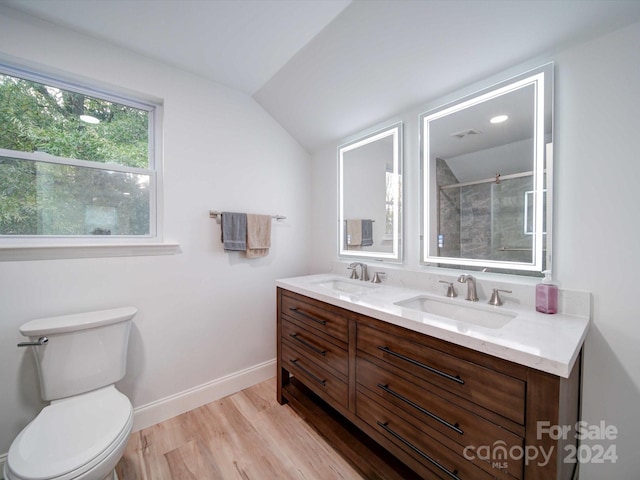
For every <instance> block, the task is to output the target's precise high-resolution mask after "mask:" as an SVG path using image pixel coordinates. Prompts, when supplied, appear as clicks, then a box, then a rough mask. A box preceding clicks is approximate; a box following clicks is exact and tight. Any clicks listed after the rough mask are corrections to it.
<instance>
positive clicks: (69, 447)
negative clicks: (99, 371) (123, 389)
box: [6, 385, 133, 480]
mask: <svg viewBox="0 0 640 480" xmlns="http://www.w3.org/2000/svg"><path fill="white" fill-rule="evenodd" d="M132 426H133V408H132V406H131V403H130V402H129V399H128V398H127V397H126V396H124V395H123V394H122V393H120V392H119V391H118V390H116V388H115V387H114V386H113V385H110V386H108V387H105V388H101V389H99V390H95V391H93V392H88V393H85V394H82V395H77V396H74V397H69V398H65V399H61V400H56V401H54V402H52V403H51V404H50V405H48V406H47V407H45V408H44V409H43V410H42V411H41V412H40V414H39V415H38V416H37V417H36V418H35V419H34V420H33V421H32V422H31V423H30V424H29V425H27V426H26V427H25V428H24V429H23V430H22V431H21V432H20V434H19V435H18V436H17V437H16V439H15V440H14V441H13V443H12V444H11V447H10V448H9V455H8V458H7V464H6V466H7V467H8V471H9V474H10V478H15V479H16V480H47V479H57V480H70V479H75V478H78V477H79V476H81V475H82V474H83V473H85V472H87V471H89V470H91V469H92V468H94V467H96V466H97V465H99V464H100V463H101V462H102V461H103V460H104V459H105V458H107V457H108V456H109V455H110V454H111V453H112V452H114V451H115V450H117V449H118V447H121V446H122V443H123V442H125V443H126V441H127V439H128V436H129V433H130V432H131V428H132Z"/></svg>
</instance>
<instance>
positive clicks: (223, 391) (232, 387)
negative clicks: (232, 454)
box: [0, 358, 276, 479]
mask: <svg viewBox="0 0 640 480" xmlns="http://www.w3.org/2000/svg"><path fill="white" fill-rule="evenodd" d="M275 375H276V359H275V358H274V359H273V360H268V361H266V362H264V363H260V364H258V365H254V366H252V367H249V368H245V369H244V370H240V371H239V372H235V373H232V374H230V375H226V376H224V377H221V378H218V379H216V380H213V381H211V382H208V383H205V384H202V385H198V386H197V387H193V388H190V389H189V390H184V391H183V392H180V393H176V394H175V395H171V396H169V397H165V398H161V399H160V400H156V401H155V402H151V403H148V404H146V405H142V406H140V407H136V408H134V409H133V415H134V417H133V431H134V432H137V431H138V430H142V429H143V428H147V427H150V426H152V425H155V424H156V423H160V422H163V421H165V420H168V419H170V418H173V417H175V416H177V415H180V414H182V413H185V412H188V411H189V410H193V409H194V408H198V407H201V406H202V405H206V404H207V403H210V402H213V401H215V400H218V399H220V398H222V397H226V396H227V395H231V394H232V393H236V392H239V391H240V390H243V389H245V388H248V387H250V386H252V385H255V384H256V383H260V382H262V381H264V380H268V379H269V378H272V377H274V376H275ZM274 394H275V393H274ZM7 456H8V453H4V454H1V455H0V479H2V478H3V474H2V472H3V469H4V464H5V463H6V462H7Z"/></svg>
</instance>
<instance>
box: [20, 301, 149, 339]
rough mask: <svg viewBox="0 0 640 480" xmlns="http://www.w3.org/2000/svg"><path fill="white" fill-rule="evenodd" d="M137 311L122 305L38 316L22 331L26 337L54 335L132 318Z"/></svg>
mask: <svg viewBox="0 0 640 480" xmlns="http://www.w3.org/2000/svg"><path fill="white" fill-rule="evenodd" d="M137 311H138V309H137V308H135V307H121V308H111V309H109V310H99V311H96V312H84V313H74V314H71V315H60V316H57V317H46V318H38V319H35V320H31V321H29V322H27V323H25V324H24V325H22V326H21V327H20V333H21V334H22V335H24V336H25V337H37V336H39V335H53V334H56V333H66V332H74V331H77V330H86V329H89V328H96V327H100V326H103V325H109V324H112V323H118V322H124V321H126V320H130V319H131V318H133V316H134V315H135V314H136V312H137Z"/></svg>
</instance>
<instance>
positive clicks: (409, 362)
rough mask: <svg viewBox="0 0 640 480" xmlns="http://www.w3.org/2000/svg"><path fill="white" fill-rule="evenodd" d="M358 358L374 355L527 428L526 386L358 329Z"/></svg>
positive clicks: (436, 352) (377, 332) (401, 340)
mask: <svg viewBox="0 0 640 480" xmlns="http://www.w3.org/2000/svg"><path fill="white" fill-rule="evenodd" d="M357 336H358V354H359V355H362V354H365V355H370V356H371V357H374V358H376V359H378V360H382V361H384V362H386V363H389V364H391V365H395V366H397V367H399V368H400V369H402V370H404V371H406V372H407V373H408V374H409V375H413V376H416V377H419V378H421V379H423V380H425V381H427V382H430V383H433V384H434V385H436V386H438V387H440V388H444V389H445V390H448V391H450V392H452V393H454V394H455V395H458V396H460V397H462V398H465V399H468V400H470V401H472V402H473V403H476V404H478V405H480V406H482V407H483V408H486V409H488V410H491V411H494V412H496V413H498V414H500V415H502V416H505V417H506V418H508V419H511V420H513V421H515V422H517V423H519V424H524V415H525V409H524V404H525V382H523V381H522V380H519V379H517V378H513V377H510V376H508V375H504V374H502V373H499V372H496V371H494V370H490V369H488V368H485V367H483V366H480V365H476V364H474V363H471V362H468V361H466V360H462V359H460V358H457V357H454V356H452V355H449V354H446V353H444V352H441V351H439V350H436V349H434V348H430V347H428V346H426V345H423V344H420V343H417V342H414V341H410V340H407V339H405V338H402V337H399V336H396V335H392V334H390V333H389V332H383V331H380V330H377V329H374V328H371V327H369V326H367V325H361V324H359V325H358V335H357Z"/></svg>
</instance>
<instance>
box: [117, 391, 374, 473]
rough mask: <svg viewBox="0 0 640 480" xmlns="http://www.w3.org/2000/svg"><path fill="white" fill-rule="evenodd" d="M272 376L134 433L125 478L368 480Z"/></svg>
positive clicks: (123, 462)
mask: <svg viewBox="0 0 640 480" xmlns="http://www.w3.org/2000/svg"><path fill="white" fill-rule="evenodd" d="M275 390H276V380H275V378H274V379H271V380H267V381H265V382H262V383H260V384H258V385H255V386H253V387H251V388H248V389H246V390H243V391H241V392H238V393H236V394H234V395H231V396H229V397H226V398H223V399H221V400H218V401H216V402H213V403H210V404H208V405H205V406H203V407H200V408H197V409H195V410H192V411H190V412H187V413H185V414H183V415H180V416H178V417H175V418H172V419H170V420H167V421H165V422H162V423H160V424H158V425H154V426H152V427H150V428H147V429H144V430H141V431H139V432H136V433H134V434H132V435H131V438H130V440H129V443H128V445H127V449H126V451H125V454H124V457H123V458H122V460H121V461H120V463H118V466H117V468H116V470H117V472H118V476H119V478H120V480H165V479H166V480H209V479H211V480H214V479H224V480H232V479H242V480H248V479H256V480H271V479H278V480H286V479H292V480H294V479H295V480H300V479H305V480H314V479H317V480H331V479H349V480H355V479H362V478H364V477H363V476H361V475H360V473H359V472H358V471H357V470H355V469H354V468H353V467H352V466H351V465H350V464H349V463H348V462H347V461H346V460H344V459H343V458H342V457H341V456H340V454H338V453H337V452H336V451H335V450H333V449H332V448H331V446H329V444H328V443H327V442H326V441H325V440H324V439H323V437H321V436H320V435H319V434H318V433H317V432H316V431H315V430H314V429H313V428H312V427H311V426H310V425H309V424H307V423H306V422H305V421H304V420H303V419H302V418H301V417H300V416H299V415H298V414H297V413H296V412H295V411H294V410H293V409H292V408H290V407H289V405H284V406H283V405H279V404H278V403H277V402H276V394H275Z"/></svg>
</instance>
